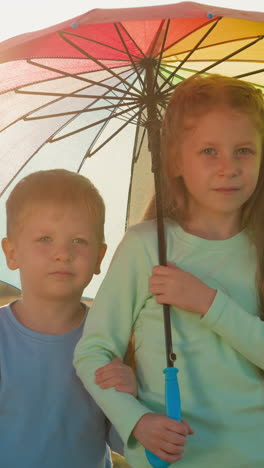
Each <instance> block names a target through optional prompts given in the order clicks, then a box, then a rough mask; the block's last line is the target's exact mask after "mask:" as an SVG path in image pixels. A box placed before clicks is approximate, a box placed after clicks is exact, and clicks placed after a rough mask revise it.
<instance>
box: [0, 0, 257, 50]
mask: <svg viewBox="0 0 264 468" xmlns="http://www.w3.org/2000/svg"><path fill="white" fill-rule="evenodd" d="M173 3H178V2H177V1H176V0H96V2H94V1H92V0H74V1H67V0H44V1H43V2H39V1H36V0H2V1H1V5H0V41H3V40H5V39H7V38H9V37H12V36H16V35H18V34H22V33H24V32H31V31H35V30H37V29H42V28H45V27H48V26H51V25H54V24H57V23H60V22H62V21H65V20H68V19H70V18H73V17H75V16H79V15H81V14H83V13H85V12H87V11H89V10H92V9H94V7H95V5H96V8H121V7H122V8H127V7H140V6H151V5H166V4H173ZM198 3H203V4H206V5H214V6H218V7H226V8H233V9H238V10H240V9H242V10H251V11H264V2H263V0H210V1H207V0H205V1H200V2H198Z"/></svg>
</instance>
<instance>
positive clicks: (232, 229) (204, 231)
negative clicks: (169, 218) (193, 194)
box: [182, 218, 241, 240]
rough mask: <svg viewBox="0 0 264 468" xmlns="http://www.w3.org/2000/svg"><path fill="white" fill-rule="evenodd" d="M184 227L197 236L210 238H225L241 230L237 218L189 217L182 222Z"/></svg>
mask: <svg viewBox="0 0 264 468" xmlns="http://www.w3.org/2000/svg"><path fill="white" fill-rule="evenodd" d="M182 228H183V229H184V230H185V231H186V232H188V233H190V234H193V235H195V236H198V237H202V238H204V239H208V240H225V239H229V238H230V237H233V236H235V235H236V234H238V233H239V232H240V230H241V229H240V223H239V222H238V220H237V219H230V220H228V219H226V218H225V219H222V220H219V219H217V220H215V219H212V218H209V219H206V220H204V219H199V218H195V219H189V220H186V221H185V222H184V223H182Z"/></svg>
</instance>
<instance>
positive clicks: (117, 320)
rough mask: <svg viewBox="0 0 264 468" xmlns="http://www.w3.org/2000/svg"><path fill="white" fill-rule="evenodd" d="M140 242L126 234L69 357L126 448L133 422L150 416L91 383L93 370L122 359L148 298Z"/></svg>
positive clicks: (134, 235) (131, 400)
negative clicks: (71, 356)
mask: <svg viewBox="0 0 264 468" xmlns="http://www.w3.org/2000/svg"><path fill="white" fill-rule="evenodd" d="M140 237H141V236H139V235H138V234H137V232H135V231H133V230H130V231H128V232H127V233H126V234H125V236H124V239H123V241H122V242H121V243H120V245H119V247H118V249H117V251H116V253H115V255H114V257H113V260H112V263H111V265H110V268H109V270H108V273H107V275H106V277H105V279H104V281H103V282H102V285H101V287H100V289H99V291H98V293H97V295H96V299H95V301H94V303H93V305H92V307H91V309H90V311H89V312H88V315H87V319H86V322H85V326H84V332H83V336H82V338H81V339H80V341H79V342H78V344H77V347H76V349H75V353H74V366H75V368H76V372H77V375H78V376H79V377H80V379H81V380H82V382H83V384H84V386H85V387H86V389H87V390H88V391H89V393H90V394H91V395H92V397H93V398H94V400H95V401H96V403H97V404H98V405H99V406H100V407H101V408H102V410H103V411H104V413H105V414H106V416H107V417H108V418H109V419H110V421H111V422H112V423H113V424H114V426H115V427H116V429H117V431H118V432H119V434H120V436H121V437H122V439H123V441H124V442H128V439H129V437H130V434H131V431H132V430H133V428H134V426H135V425H136V423H137V421H138V420H139V419H140V418H141V417H142V416H143V415H144V414H146V413H149V412H150V410H149V409H148V408H146V407H145V406H143V405H142V404H141V403H140V402H139V400H137V399H136V398H135V397H133V396H132V395H130V394H126V393H122V392H117V391H116V390H115V389H114V388H110V389H107V390H102V389H101V388H100V387H99V386H98V385H96V384H95V383H94V373H95V370H96V369H98V368H99V367H101V366H104V365H105V364H107V363H108V362H110V361H111V360H112V359H113V358H114V357H120V358H121V359H123V357H124V355H125V352H126V349H127V345H128V342H129V339H130V336H131V332H132V330H133V328H134V326H135V322H136V320H137V317H138V315H139V313H140V310H141V309H142V307H143V306H144V303H145V301H146V299H147V297H148V296H149V290H148V280H149V275H150V268H151V267H150V264H149V263H148V257H147V255H146V252H145V249H144V246H143V243H142V241H141V238H140Z"/></svg>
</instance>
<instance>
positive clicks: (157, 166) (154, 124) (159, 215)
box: [146, 60, 181, 468]
mask: <svg viewBox="0 0 264 468" xmlns="http://www.w3.org/2000/svg"><path fill="white" fill-rule="evenodd" d="M153 63H154V62H153V60H149V62H148V66H146V88H147V98H146V101H147V102H146V107H147V115H148V124H147V125H148V127H147V130H148V144H149V150H150V153H151V158H152V172H153V174H154V186H155V199H156V220H157V236H158V254H159V263H160V265H164V266H166V265H167V255H166V241H165V228H164V220H163V208H162V206H163V205H162V190H161V162H160V121H159V119H158V112H157V106H156V103H155V102H156V100H155V95H154V93H155V92H154V90H155V77H154V69H153ZM163 319H164V332H165V347H166V360H167V368H166V369H164V371H163V372H164V374H165V400H166V414H167V416H169V417H171V418H173V419H176V420H179V421H180V420H181V405H180V392H179V385H178V379H177V373H178V369H177V368H175V367H174V361H175V360H176V355H175V353H174V352H173V348H172V337H171V320H170V306H169V304H163ZM146 456H147V459H148V461H149V463H150V464H151V465H152V466H153V467H154V468H167V467H168V466H169V465H170V463H168V462H166V461H164V460H161V459H160V458H159V457H157V456H156V455H154V454H153V453H151V452H150V451H149V450H146Z"/></svg>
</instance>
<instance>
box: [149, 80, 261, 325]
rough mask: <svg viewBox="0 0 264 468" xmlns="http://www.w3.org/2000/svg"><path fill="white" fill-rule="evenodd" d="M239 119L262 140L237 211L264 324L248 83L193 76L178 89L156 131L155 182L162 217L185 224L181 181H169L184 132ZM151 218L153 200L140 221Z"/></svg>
mask: <svg viewBox="0 0 264 468" xmlns="http://www.w3.org/2000/svg"><path fill="white" fill-rule="evenodd" d="M219 107H220V108H231V109H233V110H235V111H237V112H241V113H245V114H247V115H248V116H249V117H251V118H252V122H253V123H254V125H255V126H256V128H257V130H258V131H259V132H260V134H261V135H262V159H261V166H260V171H259V178H258V183H257V186H256V189H255V191H254V193H253V194H252V195H251V197H250V198H249V200H248V201H247V202H246V203H245V204H244V206H243V207H242V217H241V229H245V230H246V231H247V232H248V235H249V236H250V238H251V240H252V241H253V242H254V244H255V245H256V252H257V276H256V281H257V287H258V292H259V310H260V317H261V319H262V320H264V97H263V94H262V91H261V90H260V89H257V88H256V87H254V86H253V85H251V84H250V83H247V82H245V81H242V80H238V79H236V78H231V77H226V76H222V75H210V76H201V75H198V74H197V75H195V76H192V77H191V78H188V79H186V80H185V81H183V82H182V83H180V84H179V85H178V86H177V87H176V89H175V91H174V93H173V95H172V97H171V99H170V102H169V104H168V107H167V109H166V112H165V116H164V119H163V123H162V128H161V170H162V173H161V178H162V204H163V215H164V217H166V218H167V219H169V220H173V221H176V222H177V223H179V224H181V223H182V222H184V220H185V219H186V215H187V203H188V196H187V195H188V194H187V190H186V187H185V184H184V181H183V179H182V178H181V177H175V176H173V174H175V172H176V171H175V169H174V168H175V164H177V160H178V158H179V155H180V148H181V141H182V139H183V138H184V133H185V130H186V129H188V128H194V127H195V121H197V119H199V118H200V117H201V116H202V115H204V114H206V113H207V112H210V111H213V110H214V109H215V108H219ZM155 218H156V203H155V196H154V197H153V198H152V199H151V200H150V203H149V205H148V207H147V210H146V212H145V215H144V219H155Z"/></svg>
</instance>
